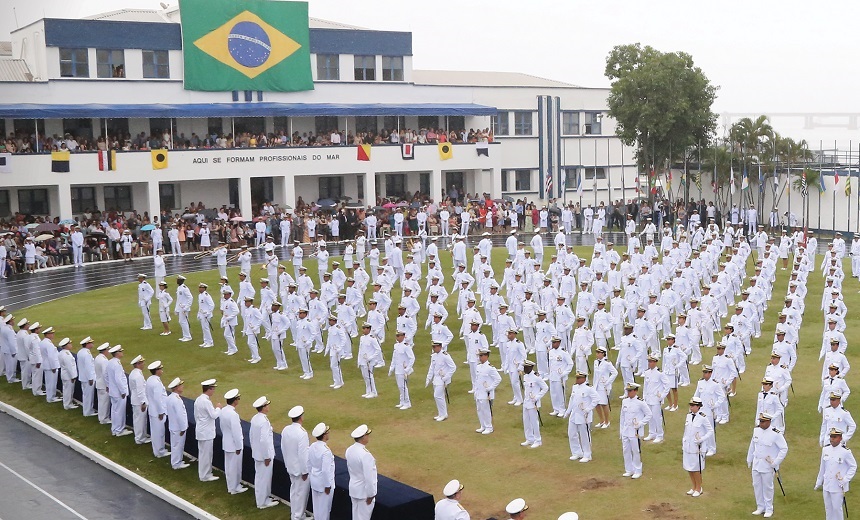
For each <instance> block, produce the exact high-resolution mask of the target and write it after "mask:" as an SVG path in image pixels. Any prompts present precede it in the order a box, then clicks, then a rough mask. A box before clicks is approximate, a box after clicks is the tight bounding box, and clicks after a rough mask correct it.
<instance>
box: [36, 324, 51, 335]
mask: <svg viewBox="0 0 860 520" xmlns="http://www.w3.org/2000/svg"><path fill="white" fill-rule="evenodd" d="M35 325H36V324H34V326H35ZM52 332H55V331H54V327H48V328H46V329H45V330H43V331H42V334H51V333H52Z"/></svg>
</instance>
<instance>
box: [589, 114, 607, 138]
mask: <svg viewBox="0 0 860 520" xmlns="http://www.w3.org/2000/svg"><path fill="white" fill-rule="evenodd" d="M602 119H603V114H601V113H600V112H586V113H585V135H600V121H601V120H602Z"/></svg>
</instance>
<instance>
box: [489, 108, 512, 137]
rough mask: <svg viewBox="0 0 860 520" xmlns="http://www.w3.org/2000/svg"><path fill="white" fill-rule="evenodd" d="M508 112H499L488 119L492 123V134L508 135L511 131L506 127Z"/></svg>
mask: <svg viewBox="0 0 860 520" xmlns="http://www.w3.org/2000/svg"><path fill="white" fill-rule="evenodd" d="M509 115H510V114H509V112H499V113H498V114H496V115H494V116H493V118H492V119H491V120H490V123H491V124H492V125H493V135H510V134H511V131H510V129H509V128H508V119H509V118H508V116H509Z"/></svg>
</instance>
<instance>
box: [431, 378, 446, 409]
mask: <svg viewBox="0 0 860 520" xmlns="http://www.w3.org/2000/svg"><path fill="white" fill-rule="evenodd" d="M433 399H434V400H435V401H436V411H437V412H438V413H437V414H436V417H448V403H446V402H445V385H444V384H438V385H437V384H436V383H433Z"/></svg>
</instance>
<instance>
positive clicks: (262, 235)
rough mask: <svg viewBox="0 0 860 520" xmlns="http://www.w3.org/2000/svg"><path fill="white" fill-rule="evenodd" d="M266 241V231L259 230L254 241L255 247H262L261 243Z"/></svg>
mask: <svg viewBox="0 0 860 520" xmlns="http://www.w3.org/2000/svg"><path fill="white" fill-rule="evenodd" d="M265 241H266V232H265V231H257V238H256V240H255V242H254V246H255V247H260V244H262V243H263V242H265Z"/></svg>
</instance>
